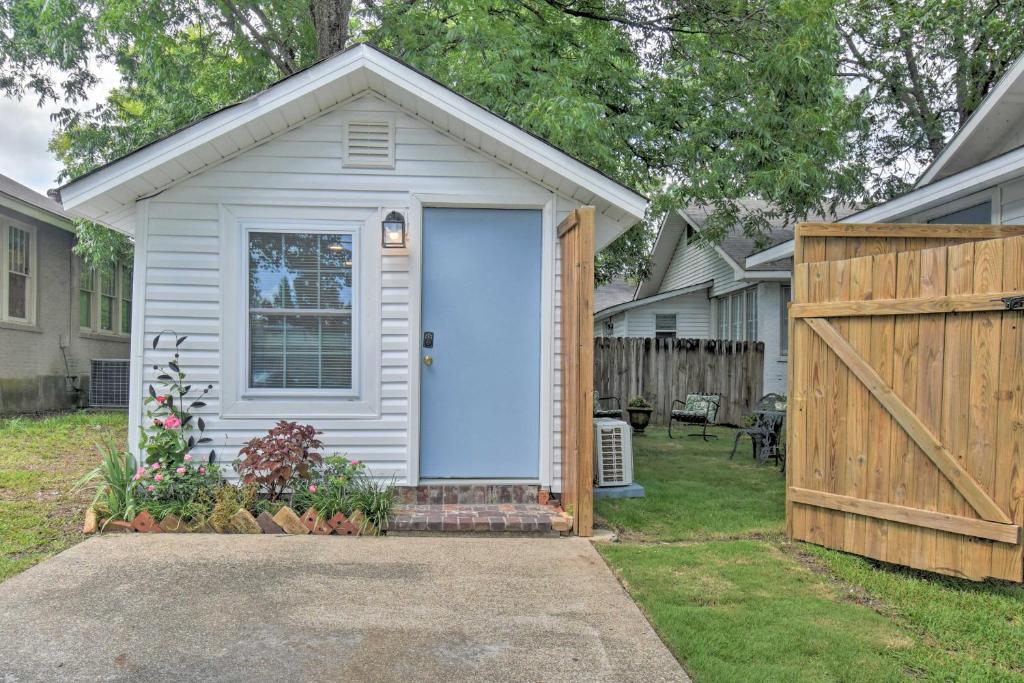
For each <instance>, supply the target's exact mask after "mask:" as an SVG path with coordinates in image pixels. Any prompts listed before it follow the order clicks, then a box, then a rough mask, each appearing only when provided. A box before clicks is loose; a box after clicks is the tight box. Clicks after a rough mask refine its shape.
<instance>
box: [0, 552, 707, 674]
mask: <svg viewBox="0 0 1024 683" xmlns="http://www.w3.org/2000/svg"><path fill="white" fill-rule="evenodd" d="M0 634H2V637H0V681H4V682H5V683H6V682H7V681H64V680H67V681H78V680H89V681H93V680H108V681H147V682H149V681H245V682H246V683H254V682H257V681H290V682H291V681H445V682H447V683H455V682H461V681H685V680H687V679H686V675H685V674H684V673H683V671H682V669H681V668H680V667H679V665H678V664H677V663H676V661H675V659H673V657H672V655H671V654H670V653H669V652H668V650H667V649H666V648H665V646H664V645H663V644H662V643H661V641H660V640H659V639H658V637H657V635H656V634H655V633H654V631H653V630H652V629H651V627H650V625H649V624H648V623H647V621H646V620H645V619H644V617H643V615H642V614H641V613H640V611H639V609H638V608H637V607H636V605H634V604H633V602H632V601H631V600H630V599H629V597H628V596H627V595H626V593H625V592H624V591H623V589H622V588H621V586H620V585H619V584H618V582H617V581H616V580H615V578H614V577H613V576H612V574H611V572H610V571H609V570H608V568H607V567H606V566H605V564H604V562H603V561H602V560H601V558H600V556H599V555H598V554H597V552H596V551H595V550H594V549H593V547H591V545H590V544H589V543H588V542H587V541H585V540H582V539H578V538H544V539H532V538H342V537H329V538H325V537H308V536H306V537H295V536H217V535H212V534H210V535H205V534H204V535H198V534H197V535H178V534H173V535H172V534H151V535H140V534H133V535H124V536H117V535H106V536H101V537H95V538H92V539H90V540H88V541H86V542H85V543H82V544H80V545H78V546H76V547H74V548H72V549H70V550H68V551H67V552H64V553H62V554H60V555H58V556H56V557H54V558H52V559H50V560H48V561H46V562H44V563H42V564H40V565H38V566H36V567H34V568H32V569H30V570H28V571H26V572H24V573H23V574H20V575H18V576H15V577H13V578H11V579H9V580H7V581H6V582H4V583H2V584H0Z"/></svg>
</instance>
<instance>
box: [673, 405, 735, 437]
mask: <svg viewBox="0 0 1024 683" xmlns="http://www.w3.org/2000/svg"><path fill="white" fill-rule="evenodd" d="M677 403H678V404H679V405H681V406H682V408H681V409H680V410H676V404H677ZM721 405H722V395H721V394H687V395H686V400H685V401H680V400H679V399H676V400H674V401H672V404H671V405H670V406H669V411H668V438H670V439H672V438H674V437H673V436H672V423H673V422H685V423H686V424H699V425H702V428H701V431H700V432H694V433H693V434H689V436H699V437H701V438H702V439H704V440H705V441H708V440H709V439H717V438H718V435H716V434H708V425H712V424H715V420H716V419H717V418H718V409H719V408H720V407H721Z"/></svg>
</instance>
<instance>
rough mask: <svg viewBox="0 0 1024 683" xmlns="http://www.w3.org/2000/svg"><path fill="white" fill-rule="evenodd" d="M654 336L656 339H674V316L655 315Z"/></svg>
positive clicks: (671, 314) (672, 314) (665, 314)
mask: <svg viewBox="0 0 1024 683" xmlns="http://www.w3.org/2000/svg"><path fill="white" fill-rule="evenodd" d="M654 336H655V337H656V338H657V339H675V338H676V314H675V313H657V314H655V316H654Z"/></svg>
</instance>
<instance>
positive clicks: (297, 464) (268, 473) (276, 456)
mask: <svg viewBox="0 0 1024 683" xmlns="http://www.w3.org/2000/svg"><path fill="white" fill-rule="evenodd" d="M321 433H322V432H319V431H317V430H316V428H315V427H313V426H312V425H300V424H298V423H297V422H287V421H285V420H281V421H280V422H278V423H277V425H276V426H274V428H273V429H271V430H270V432H268V433H267V435H266V436H261V437H256V438H254V439H252V440H251V441H249V443H247V444H245V446H243V447H242V449H241V450H240V451H239V452H238V454H239V457H238V459H237V460H235V463H234V465H235V471H236V472H238V475H239V477H241V479H242V483H243V484H255V485H256V486H258V487H259V488H260V489H262V490H263V492H264V493H266V494H267V497H268V498H269V499H270V500H277V499H278V498H279V497H280V496H281V494H282V493H284V491H285V490H286V489H288V488H289V486H291V485H292V480H293V479H297V480H300V481H301V480H305V479H309V478H310V477H311V476H312V475H313V470H314V468H315V467H317V466H319V465H320V463H322V462H323V456H321V455H320V454H319V453H317V452H316V450H315V449H318V448H322V447H323V444H322V443H320V440H319V439H317V438H316V437H317V434H321Z"/></svg>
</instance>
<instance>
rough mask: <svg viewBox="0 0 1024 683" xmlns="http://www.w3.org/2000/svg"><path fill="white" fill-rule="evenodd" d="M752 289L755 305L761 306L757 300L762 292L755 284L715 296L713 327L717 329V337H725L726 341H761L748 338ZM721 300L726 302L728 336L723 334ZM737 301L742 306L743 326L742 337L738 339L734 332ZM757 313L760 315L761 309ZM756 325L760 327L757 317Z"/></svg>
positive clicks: (741, 319) (741, 318)
mask: <svg viewBox="0 0 1024 683" xmlns="http://www.w3.org/2000/svg"><path fill="white" fill-rule="evenodd" d="M751 291H752V292H753V293H754V297H755V307H760V302H758V301H756V299H757V298H760V294H759V292H758V291H757V286H756V285H755V286H753V287H744V288H743V289H737V290H734V291H731V292H727V293H725V294H720V295H719V296H716V297H714V298H713V301H714V302H715V303H714V315H715V321H714V328H713V329H714V330H715V333H716V335H717V337H718V338H719V339H723V340H725V341H759V340H758V339H747V336H748V334H749V330H748V329H747V293H748V292H751ZM721 302H725V304H726V306H725V308H726V316H725V320H727V321H728V332H729V334H728V336H725V337H723V336H722V323H723V316H722V312H721V308H720V306H721ZM737 302H739V304H740V307H741V310H740V324H741V326H742V328H743V329H742V332H741V334H740V337H741V338H739V339H737V338H736V337H735V334H734V329H735V324H734V322H733V319H734V316H733V306H735V305H736V303H737ZM757 315H760V312H759V311H757ZM755 326H757V327H759V325H757V320H756V318H755ZM757 332H758V334H760V329H758V330H757Z"/></svg>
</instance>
